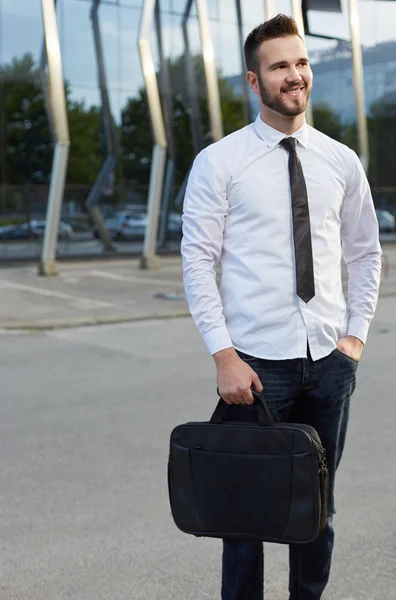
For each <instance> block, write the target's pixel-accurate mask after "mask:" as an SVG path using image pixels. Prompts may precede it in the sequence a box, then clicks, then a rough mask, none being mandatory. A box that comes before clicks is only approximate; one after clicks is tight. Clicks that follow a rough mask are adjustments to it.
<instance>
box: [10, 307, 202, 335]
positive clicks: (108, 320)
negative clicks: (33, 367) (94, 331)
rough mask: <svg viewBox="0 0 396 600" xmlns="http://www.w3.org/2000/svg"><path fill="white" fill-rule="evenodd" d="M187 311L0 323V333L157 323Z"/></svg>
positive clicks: (179, 315) (180, 317)
mask: <svg viewBox="0 0 396 600" xmlns="http://www.w3.org/2000/svg"><path fill="white" fill-rule="evenodd" d="M190 316H191V314H190V312H188V311H180V312H176V313H158V314H155V313H150V314H146V315H144V314H143V315H134V316H129V317H128V316H123V317H87V318H85V319H76V320H73V319H65V320H64V321H62V320H55V321H50V322H48V323H43V322H42V321H41V322H40V321H37V322H34V321H32V322H30V323H11V324H10V323H0V333H2V332H5V331H26V332H32V333H33V332H35V331H54V330H58V329H79V328H81V327H92V326H96V325H117V324H121V323H138V322H140V321H158V320H165V319H182V318H185V317H190Z"/></svg>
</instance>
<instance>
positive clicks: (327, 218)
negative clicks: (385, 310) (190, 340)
mask: <svg viewBox="0 0 396 600" xmlns="http://www.w3.org/2000/svg"><path fill="white" fill-rule="evenodd" d="M284 137H288V136H286V135H285V134H284V133H282V132H280V131H277V130H275V129H273V128H272V127H270V126H268V125H266V124H265V123H264V122H263V121H262V119H261V118H260V115H259V116H258V117H257V119H256V121H255V122H254V123H253V124H250V125H248V126H247V127H244V128H243V129H240V130H239V131H236V132H234V133H232V134H231V135H228V136H227V137H225V138H223V139H222V140H220V141H219V142H216V143H214V144H212V145H211V146H209V147H207V148H205V150H203V151H202V152H201V153H200V154H199V155H198V156H197V157H196V159H195V161H194V164H193V167H192V170H191V173H190V176H189V180H188V185H187V189H186V195H185V201H184V214H183V239H182V246H181V249H182V256H183V277H184V286H185V290H186V295H187V300H188V303H189V307H190V311H191V314H192V316H193V319H194V321H195V323H196V325H197V327H198V329H199V331H200V333H201V335H202V337H203V339H204V341H205V343H206V345H207V347H208V350H209V352H210V353H211V354H214V353H215V352H218V351H219V350H223V349H224V348H228V347H232V346H233V347H234V348H236V349H237V350H241V351H242V352H245V353H246V354H250V355H252V356H256V357H258V358H265V359H273V360H280V359H291V358H300V357H302V358H305V357H306V356H307V342H308V343H309V348H310V352H311V355H312V358H313V360H318V359H320V358H322V357H324V356H327V355H328V354H330V352H332V350H334V348H335V347H336V343H337V341H338V340H339V339H340V338H341V337H343V336H345V335H353V336H356V337H357V338H359V339H360V340H362V342H363V343H365V342H366V338H367V333H368V329H369V325H370V321H371V320H372V318H373V315H374V311H375V307H376V303H377V299H378V288H379V282H380V273H381V247H380V244H379V239H378V222H377V219H376V215H375V210H374V205H373V200H372V197H371V193H370V189H369V185H368V182H367V179H366V175H365V173H364V170H363V168H362V166H361V164H360V161H359V159H358V157H357V155H356V153H355V152H353V151H352V150H351V149H349V148H348V147H347V146H345V145H343V144H341V143H339V142H336V141H335V140H333V139H331V138H329V137H328V136H326V135H324V134H323V133H321V132H319V131H317V130H316V129H314V128H312V127H310V126H309V125H307V124H306V123H304V125H303V126H302V127H301V128H300V129H298V131H296V132H295V133H293V135H292V137H294V138H296V139H297V141H298V143H297V153H298V156H299V158H300V161H301V164H302V168H303V172H304V177H305V181H306V185H307V194H308V203H309V211H310V221H311V235H312V252H313V261H314V277H315V296H314V298H312V300H310V301H309V302H308V303H307V304H306V303H305V302H304V301H302V300H301V299H300V298H299V297H298V296H297V294H296V274H295V261H294V245H293V223H292V211H291V192H290V180H289V170H288V159H289V153H288V151H287V150H286V149H284V148H283V147H282V146H280V145H279V142H280V141H281V140H282V139H283V138H284ZM342 257H343V258H344V260H345V262H346V264H347V267H348V277H349V282H348V304H346V302H345V298H344V294H343V290H342V281H341V260H342ZM219 261H221V282H220V286H219V288H218V287H217V284H216V266H217V264H218V263H219Z"/></svg>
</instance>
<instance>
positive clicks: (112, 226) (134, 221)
mask: <svg viewBox="0 0 396 600" xmlns="http://www.w3.org/2000/svg"><path fill="white" fill-rule="evenodd" d="M104 226H105V227H106V229H107V231H108V232H109V235H110V237H111V238H112V239H114V240H120V241H126V240H136V239H142V238H143V237H144V234H145V231H146V227H147V214H146V213H139V212H126V211H121V212H118V213H115V214H114V215H111V216H108V217H107V218H105V219H104ZM93 235H94V237H96V238H97V239H98V238H99V233H98V231H97V229H96V227H94V230H93Z"/></svg>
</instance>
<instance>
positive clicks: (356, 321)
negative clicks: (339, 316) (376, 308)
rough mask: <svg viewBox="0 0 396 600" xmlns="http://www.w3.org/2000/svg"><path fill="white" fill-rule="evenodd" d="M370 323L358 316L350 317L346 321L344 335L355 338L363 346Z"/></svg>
mask: <svg viewBox="0 0 396 600" xmlns="http://www.w3.org/2000/svg"><path fill="white" fill-rule="evenodd" d="M369 327H370V321H369V320H368V319H365V318H364V317H361V316H360V315H352V316H351V317H350V319H349V321H348V327H347V333H346V335H353V336H354V337H357V338H358V339H359V340H360V341H361V342H363V344H365V343H366V340H367V334H368V330H369Z"/></svg>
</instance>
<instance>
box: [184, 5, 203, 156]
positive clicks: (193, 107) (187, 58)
mask: <svg viewBox="0 0 396 600" xmlns="http://www.w3.org/2000/svg"><path fill="white" fill-rule="evenodd" d="M191 6H192V0H187V4H186V8H185V10H184V14H183V19H182V31H183V40H184V63H185V68H186V88H187V94H188V99H189V103H190V110H189V113H190V123H191V135H192V142H193V148H194V152H195V154H198V153H199V152H200V151H201V150H202V148H203V147H204V142H203V136H202V127H201V119H200V110H199V102H198V93H197V86H196V82H195V69H194V67H195V65H194V62H193V60H192V58H191V52H190V42H189V37H188V29H187V27H188V18H189V16H190V11H191Z"/></svg>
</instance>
